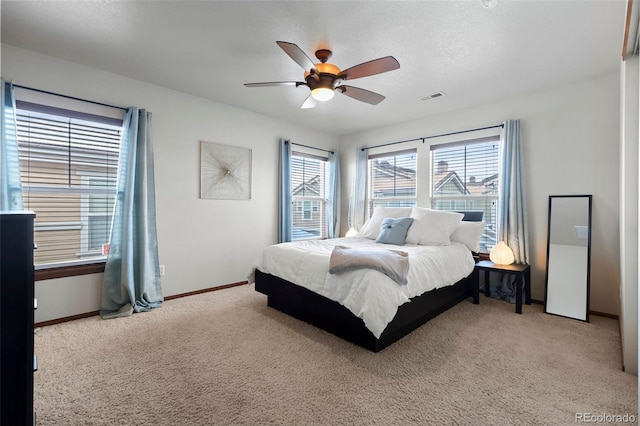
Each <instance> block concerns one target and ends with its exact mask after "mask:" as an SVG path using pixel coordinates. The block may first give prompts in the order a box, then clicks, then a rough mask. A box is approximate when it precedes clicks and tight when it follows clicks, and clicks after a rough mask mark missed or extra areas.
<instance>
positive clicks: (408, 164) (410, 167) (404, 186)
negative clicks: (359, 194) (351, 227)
mask: <svg viewBox="0 0 640 426" xmlns="http://www.w3.org/2000/svg"><path fill="white" fill-rule="evenodd" d="M416 166H417V151H416V150H415V149H412V150H406V151H398V152H393V153H385V154H378V155H370V156H369V161H368V169H369V170H368V187H369V188H368V200H369V216H371V214H373V210H374V209H375V208H376V207H378V206H389V207H411V206H415V205H416Z"/></svg>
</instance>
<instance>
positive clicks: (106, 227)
mask: <svg viewBox="0 0 640 426" xmlns="http://www.w3.org/2000/svg"><path fill="white" fill-rule="evenodd" d="M16 113H17V128H18V150H19V155H20V174H21V179H22V186H23V201H24V206H25V209H28V210H32V211H34V212H35V213H36V222H35V242H36V244H37V246H38V249H37V250H36V251H35V253H34V254H35V264H36V265H37V266H45V267H55V266H68V265H73V264H78V263H88V262H92V261H93V262H95V261H96V260H100V259H105V258H106V253H107V251H108V241H109V233H110V230H111V220H112V214H113V207H114V203H115V195H116V180H117V172H118V155H119V149H120V135H121V130H122V121H121V120H115V119H111V118H106V117H99V116H93V115H90V114H83V113H79V112H76V111H69V110H63V109H59V108H52V107H48V106H43V105H36V104H31V103H27V102H18V103H17V111H16Z"/></svg>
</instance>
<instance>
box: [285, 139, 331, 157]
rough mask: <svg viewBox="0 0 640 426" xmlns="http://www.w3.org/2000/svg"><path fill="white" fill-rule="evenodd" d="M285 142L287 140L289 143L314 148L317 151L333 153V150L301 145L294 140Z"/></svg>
mask: <svg viewBox="0 0 640 426" xmlns="http://www.w3.org/2000/svg"><path fill="white" fill-rule="evenodd" d="M287 142H289V143H290V144H291V145H297V146H303V147H305V148H309V149H315V150H317V151H323V152H328V153H329V154H335V152H333V151H330V150H328V149H322V148H316V147H315V146H308V145H302V144H301V143H295V142H291V141H287Z"/></svg>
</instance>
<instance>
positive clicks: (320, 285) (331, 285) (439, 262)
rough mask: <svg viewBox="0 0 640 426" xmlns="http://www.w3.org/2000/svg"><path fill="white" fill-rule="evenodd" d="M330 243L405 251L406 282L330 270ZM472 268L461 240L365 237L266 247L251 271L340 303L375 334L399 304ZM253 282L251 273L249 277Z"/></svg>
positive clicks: (453, 280)
mask: <svg viewBox="0 0 640 426" xmlns="http://www.w3.org/2000/svg"><path fill="white" fill-rule="evenodd" d="M335 245H341V246H347V247H352V248H358V249H365V248H375V249H377V250H379V249H381V248H385V249H389V250H401V251H405V252H407V253H408V254H409V275H408V282H407V285H400V284H398V283H396V282H395V281H393V280H392V279H391V278H389V277H388V276H386V275H384V274H383V273H382V272H379V271H376V270H373V269H360V270H355V271H349V272H345V273H341V274H330V273H329V272H328V271H329V259H330V256H331V251H332V250H333V247H334V246H335ZM473 267H474V261H473V257H472V255H471V252H470V251H469V249H468V248H467V247H466V246H464V245H463V244H460V243H452V244H451V245H448V246H421V245H413V244H409V245H404V246H396V245H391V244H378V243H376V242H374V241H373V240H371V239H368V238H358V237H351V238H335V239H331V240H305V241H295V242H290V243H282V244H277V245H273V246H270V247H267V248H266V249H264V250H263V252H262V256H261V257H260V258H259V259H258V260H257V261H256V262H255V263H254V265H253V266H252V270H253V271H255V269H259V270H260V271H262V272H264V273H267V274H271V275H275V276H278V277H280V278H283V279H285V280H287V281H290V282H292V283H294V284H297V285H299V286H301V287H305V288H307V289H309V290H311V291H313V292H315V293H318V294H320V295H322V296H324V297H326V298H328V299H331V300H333V301H336V302H338V303H340V304H341V305H343V306H345V307H346V308H347V309H349V310H350V311H351V312H353V314H354V315H356V316H357V317H359V318H361V319H362V320H363V321H364V323H365V325H366V327H367V328H368V329H369V330H371V332H372V333H373V335H374V336H375V337H376V338H378V337H380V335H381V334H382V332H383V331H384V329H385V328H386V327H387V324H389V322H390V321H391V320H392V319H393V317H394V316H395V315H396V312H397V310H398V307H399V306H401V305H402V304H404V303H406V302H408V301H409V299H410V298H412V297H415V296H419V295H420V294H422V293H425V292H427V291H430V290H433V289H436V288H440V287H445V286H448V285H452V284H455V283H456V282H458V281H459V280H461V279H462V278H464V277H466V276H468V275H469V274H470V273H471V272H472V271H473ZM249 281H250V282H254V274H253V273H252V274H251V276H250V277H249Z"/></svg>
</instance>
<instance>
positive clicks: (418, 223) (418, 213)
mask: <svg viewBox="0 0 640 426" xmlns="http://www.w3.org/2000/svg"><path fill="white" fill-rule="evenodd" d="M411 217H412V218H413V224H412V225H411V228H409V232H408V233H407V239H406V242H407V243H408V244H422V245H429V246H445V245H449V244H451V240H450V239H449V237H450V236H451V234H453V231H455V230H456V228H457V227H458V225H460V222H461V221H462V218H463V217H464V214H462V213H456V212H448V211H443V210H432V209H425V208H422V207H412V209H411Z"/></svg>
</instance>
